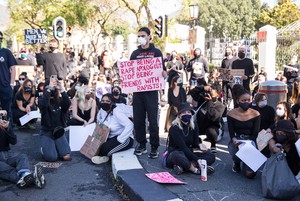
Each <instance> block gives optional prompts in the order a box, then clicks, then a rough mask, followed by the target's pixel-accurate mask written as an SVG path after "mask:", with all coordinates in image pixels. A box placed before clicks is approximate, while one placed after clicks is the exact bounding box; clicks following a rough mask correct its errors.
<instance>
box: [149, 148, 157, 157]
mask: <svg viewBox="0 0 300 201" xmlns="http://www.w3.org/2000/svg"><path fill="white" fill-rule="evenodd" d="M158 155H159V152H158V151H157V148H155V147H151V152H150V154H149V155H148V157H149V158H152V159H154V158H158Z"/></svg>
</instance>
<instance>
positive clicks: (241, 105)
mask: <svg viewBox="0 0 300 201" xmlns="http://www.w3.org/2000/svg"><path fill="white" fill-rule="evenodd" d="M239 106H240V108H242V109H243V110H244V111H247V110H248V109H249V108H250V103H248V102H245V103H239Z"/></svg>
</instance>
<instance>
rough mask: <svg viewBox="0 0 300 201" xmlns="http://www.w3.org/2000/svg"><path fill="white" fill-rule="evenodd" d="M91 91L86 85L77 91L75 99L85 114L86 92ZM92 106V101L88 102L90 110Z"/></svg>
mask: <svg viewBox="0 0 300 201" xmlns="http://www.w3.org/2000/svg"><path fill="white" fill-rule="evenodd" d="M87 90H89V87H88V86H86V85H84V86H82V87H79V88H78V89H77V91H76V94H75V98H76V99H77V102H78V107H79V109H80V110H81V111H82V113H84V109H85V108H84V105H85V92H86V91H87ZM91 106H92V101H88V108H90V107H91Z"/></svg>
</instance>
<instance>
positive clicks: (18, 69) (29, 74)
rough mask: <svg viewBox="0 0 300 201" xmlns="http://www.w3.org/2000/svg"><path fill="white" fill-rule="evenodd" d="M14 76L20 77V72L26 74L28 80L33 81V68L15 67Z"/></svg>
mask: <svg viewBox="0 0 300 201" xmlns="http://www.w3.org/2000/svg"><path fill="white" fill-rule="evenodd" d="M15 67H16V74H17V75H20V74H21V73H22V72H26V73H27V77H28V79H31V80H33V79H34V74H35V71H34V66H23V65H16V66H15Z"/></svg>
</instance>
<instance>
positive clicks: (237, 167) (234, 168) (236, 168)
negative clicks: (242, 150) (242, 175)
mask: <svg viewBox="0 0 300 201" xmlns="http://www.w3.org/2000/svg"><path fill="white" fill-rule="evenodd" d="M232 172H235V173H239V172H241V165H240V163H233V166H232Z"/></svg>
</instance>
